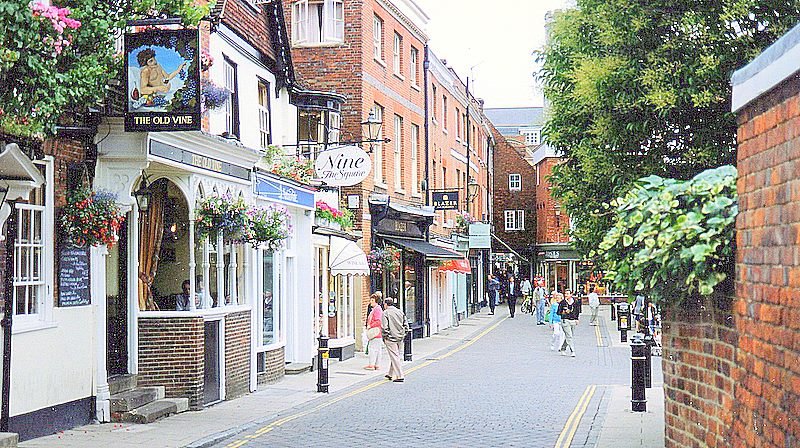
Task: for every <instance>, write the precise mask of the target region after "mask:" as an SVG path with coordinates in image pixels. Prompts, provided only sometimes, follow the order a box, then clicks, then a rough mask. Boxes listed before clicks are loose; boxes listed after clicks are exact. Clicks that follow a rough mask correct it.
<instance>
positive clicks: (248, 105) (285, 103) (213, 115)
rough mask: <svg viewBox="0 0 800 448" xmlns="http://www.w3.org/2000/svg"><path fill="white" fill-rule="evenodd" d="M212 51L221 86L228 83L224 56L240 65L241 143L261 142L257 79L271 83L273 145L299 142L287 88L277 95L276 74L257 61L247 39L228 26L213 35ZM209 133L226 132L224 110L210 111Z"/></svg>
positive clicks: (254, 145)
mask: <svg viewBox="0 0 800 448" xmlns="http://www.w3.org/2000/svg"><path fill="white" fill-rule="evenodd" d="M209 46H210V50H209V52H210V53H211V55H212V56H213V57H214V65H213V66H211V68H210V69H209V74H210V78H211V80H212V81H213V82H214V83H215V84H217V85H219V86H222V85H223V84H224V80H225V73H224V68H223V67H224V64H223V60H224V58H225V57H227V58H228V59H230V60H231V61H232V62H233V63H235V64H236V66H237V76H238V89H239V111H240V113H239V126H240V130H241V138H240V140H241V142H242V144H243V145H245V146H247V147H249V148H259V147H260V145H261V139H260V135H259V127H258V113H257V110H258V79H259V78H261V79H263V80H264V81H267V82H268V83H269V84H270V90H271V92H270V105H271V111H272V143H273V144H277V145H280V144H292V143H295V142H296V140H297V137H296V136H297V108H296V107H295V106H293V105H291V104H289V95H288V93H287V92H286V90H285V89H283V91H281V92H280V95H279V96H278V97H276V96H275V75H273V74H272V73H270V72H269V70H267V68H266V67H265V66H263V65H262V64H260V63H259V62H257V60H258V57H257V56H256V55H257V52H256V50H255V49H254V48H253V47H252V46H250V45H249V44H247V43H246V42H245V41H244V40H242V39H240V38H239V37H238V36H236V35H235V34H234V33H233V32H232V31H231V30H230V29H228V28H227V27H225V25H220V27H219V31H218V32H216V33H213V34H211V39H210V44H209ZM208 114H209V124H210V129H209V131H210V132H211V133H212V134H216V135H219V134H222V133H223V132H224V131H225V111H224V108H219V109H216V110H212V111H209V112H208Z"/></svg>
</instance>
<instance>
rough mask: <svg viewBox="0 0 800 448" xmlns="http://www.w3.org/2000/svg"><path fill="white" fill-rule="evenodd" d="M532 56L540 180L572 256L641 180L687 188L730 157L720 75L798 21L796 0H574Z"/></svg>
mask: <svg viewBox="0 0 800 448" xmlns="http://www.w3.org/2000/svg"><path fill="white" fill-rule="evenodd" d="M577 4H578V8H577V9H571V10H564V11H559V12H557V13H555V15H554V17H553V20H552V22H551V23H550V29H549V33H550V35H549V37H550V39H549V41H548V44H547V46H546V47H545V48H544V49H543V50H542V51H541V52H540V53H539V59H540V61H541V62H542V63H543V68H542V71H541V75H540V81H541V82H542V84H543V89H544V93H545V96H546V97H547V99H548V101H549V103H550V109H549V111H548V113H549V115H548V117H547V123H546V125H545V129H544V135H545V138H546V140H547V141H548V143H549V144H550V145H551V146H553V147H554V148H556V149H557V150H559V151H560V152H561V153H562V154H563V157H564V163H563V164H562V165H561V166H559V167H558V168H557V169H556V170H554V173H553V175H552V176H551V178H550V180H551V183H552V186H553V190H552V193H553V195H554V196H555V198H556V199H557V200H558V201H559V202H560V203H561V204H562V205H563V206H564V207H565V209H566V210H567V211H568V212H569V215H570V218H571V219H572V221H573V222H574V228H573V233H572V236H573V237H574V240H575V242H576V246H577V248H578V249H579V250H581V251H582V252H583V253H584V254H587V253H588V252H589V251H591V250H592V249H594V248H596V247H597V246H598V244H599V243H600V240H601V239H602V237H603V235H604V234H605V233H606V231H607V230H608V229H609V228H610V226H611V224H612V222H613V220H612V217H611V216H610V215H609V214H607V213H605V212H604V211H603V210H602V209H601V208H600V207H599V205H600V204H603V203H608V202H610V201H611V200H612V199H614V198H616V197H619V196H621V195H623V194H625V193H626V192H627V191H628V190H629V189H630V188H631V187H632V186H633V185H634V182H635V181H636V180H637V179H639V178H641V177H644V176H648V175H658V176H662V177H669V178H676V179H689V178H691V177H692V176H694V175H695V174H697V173H699V172H701V171H703V170H705V169H707V168H713V167H718V166H721V165H725V164H730V163H733V162H734V160H735V148H736V145H735V143H736V142H735V136H736V123H735V121H734V115H733V114H732V113H731V112H730V109H731V104H730V98H731V87H730V80H729V77H730V74H731V73H732V72H733V71H734V70H736V69H737V68H740V67H742V66H744V65H745V64H746V63H747V62H748V61H749V60H750V59H752V58H753V57H754V56H755V55H757V54H758V53H759V52H761V51H762V50H763V49H764V48H765V47H767V46H768V45H770V44H771V43H773V42H774V41H775V40H776V39H777V38H778V37H780V36H781V35H782V34H783V33H785V32H786V31H787V30H788V29H789V28H791V27H792V26H794V25H795V24H796V23H797V22H798V21H800V2H798V1H797V0H677V1H668V2H667V1H652V0H578V2H577Z"/></svg>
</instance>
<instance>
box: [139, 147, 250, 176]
mask: <svg viewBox="0 0 800 448" xmlns="http://www.w3.org/2000/svg"><path fill="white" fill-rule="evenodd" d="M149 152H150V154H151V155H154V156H157V157H161V158H163V159H167V160H171V161H173V162H178V163H182V164H184V165H188V166H191V167H195V168H202V169H204V170H208V171H213V172H215V173H219V174H226V175H228V176H232V177H236V178H238V179H242V180H247V181H249V180H250V173H251V172H252V171H251V170H250V169H249V168H245V167H242V166H238V165H234V164H232V163H228V162H223V161H222V160H217V159H214V158H211V157H207V156H204V155H200V154H195V153H193V152H191V151H188V150H185V149H181V148H177V147H175V146H172V145H168V144H166V143H161V142H159V141H157V140H150V144H149Z"/></svg>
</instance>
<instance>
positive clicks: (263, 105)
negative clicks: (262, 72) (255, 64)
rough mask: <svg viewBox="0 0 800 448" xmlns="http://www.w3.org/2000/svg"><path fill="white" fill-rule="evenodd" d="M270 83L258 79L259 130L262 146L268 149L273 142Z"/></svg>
mask: <svg viewBox="0 0 800 448" xmlns="http://www.w3.org/2000/svg"><path fill="white" fill-rule="evenodd" d="M269 92H270V84H269V82H267V81H264V80H261V79H259V80H258V132H259V136H260V142H261V147H262V148H264V149H266V148H267V147H268V146H269V145H270V144H271V143H272V132H271V129H272V114H271V111H270V94H269Z"/></svg>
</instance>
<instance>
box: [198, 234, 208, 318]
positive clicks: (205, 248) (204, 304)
mask: <svg viewBox="0 0 800 448" xmlns="http://www.w3.org/2000/svg"><path fill="white" fill-rule="evenodd" d="M210 245H211V242H209V241H208V238H206V239H204V240H203V296H202V297H200V308H211V300H210V299H211V285H210V284H209V282H208V279H209V273H210V272H211V254H210V253H209V252H210V249H209V246H210Z"/></svg>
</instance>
